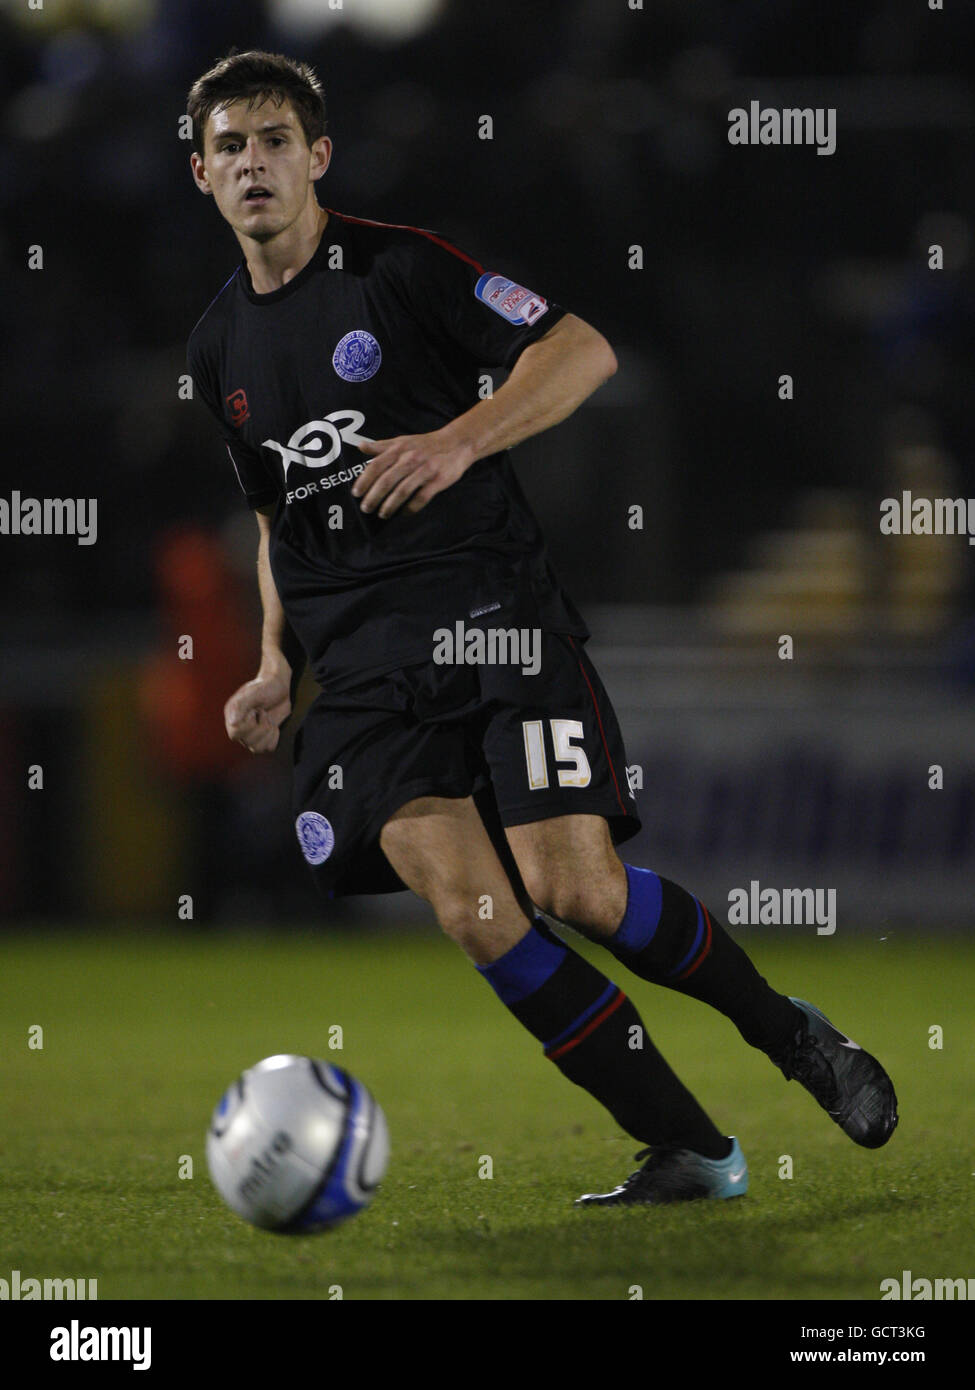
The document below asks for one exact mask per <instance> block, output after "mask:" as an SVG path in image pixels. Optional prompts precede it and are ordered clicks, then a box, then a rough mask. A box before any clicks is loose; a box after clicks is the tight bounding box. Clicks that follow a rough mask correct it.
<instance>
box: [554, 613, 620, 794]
mask: <svg viewBox="0 0 975 1390" xmlns="http://www.w3.org/2000/svg"><path fill="white" fill-rule="evenodd" d="M566 637H567V638H568V640H569V643H570V644H571V647H572V650H573V651H574V652H575V654H576V661H578V663H579V670H580V671H581V672H582V678H583V680H584V681H585V682H586V685H587V686H588V687H589V694H590V696H591V698H592V705H593V709H594V710H595V711H596V723H597V724H598V725H599V737H600V738H601V739H602V741H603V751H604V753H605V754H606V761H607V762H608V763H609V770H610V773H611V775H612V778H613V786H614V787H615V788H616V800H617V801H618V802H619V804H620V810H621V811H622V812H623V815H624V816H628V815H629V814H630V812H629V809H628V807H627V805H626V803H625V802H624V800H623V797H622V795H621V794H620V784H619V781H618V780H617V777H616V768H615V767H614V766H613V759H612V756H611V755H610V751H609V744H608V743H607V741H606V731H605V729H604V728H603V717H602V715H601V714H600V713H599V701H598V700H597V699H596V692H595V691H594V690H593V688H592V682H591V681H590V679H589V676H588V675H587V674H586V668H585V666H583V664H582V658H581V656H580V655H579V653H578V652H576V644H575V642H573V641H572V638H571V636H570V635H569V634H568V633H566Z"/></svg>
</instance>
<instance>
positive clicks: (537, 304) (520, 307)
mask: <svg viewBox="0 0 975 1390" xmlns="http://www.w3.org/2000/svg"><path fill="white" fill-rule="evenodd" d="M474 296H475V298H476V299H479V300H480V301H481V303H482V304H486V305H487V307H488V308H489V309H493V310H494V312H495V313H496V314H500V315H501V317H502V318H503V319H507V320H508V322H509V323H510V324H513V325H514V326H515V327H516V328H518V327H521V326H522V325H523V324H529V323H534V322H535V320H536V319H540V318H541V317H542V315H543V314H544V313H545V312H546V311H547V310H548V301H547V300H546V299H543V298H542V296H541V295H540V294H535V292H534V291H533V290H529V289H526V287H525V286H524V285H516V284H515V282H514V280H508V279H506V278H505V276H503V275H495V274H494V272H493V271H490V270H488V271H485V273H484V274H483V275H482V276H481V278H480V279H479V280H478V282H477V284H476V285H475V286H474Z"/></svg>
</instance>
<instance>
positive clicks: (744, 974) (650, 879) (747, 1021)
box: [507, 816, 897, 1148]
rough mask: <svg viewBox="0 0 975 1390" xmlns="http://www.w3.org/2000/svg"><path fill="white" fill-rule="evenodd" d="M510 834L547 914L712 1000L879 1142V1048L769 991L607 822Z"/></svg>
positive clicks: (738, 951) (884, 1102)
mask: <svg viewBox="0 0 975 1390" xmlns="http://www.w3.org/2000/svg"><path fill="white" fill-rule="evenodd" d="M507 834H508V839H509V842H510V844H511V848H512V853H513V855H514V859H515V862H516V863H517V865H518V868H519V872H520V874H521V876H522V879H523V881H524V883H525V887H526V890H527V892H528V893H529V895H530V897H531V898H532V900H533V901H534V902H535V903H536V904H537V906H538V907H539V908H541V910H542V911H543V912H547V913H548V914H549V915H550V916H552V917H556V918H558V919H559V920H560V921H563V922H566V923H568V925H570V926H572V927H574V928H575V929H576V930H577V931H580V932H582V933H583V934H584V935H586V936H588V937H590V938H591V939H593V940H597V941H599V942H601V944H602V945H604V946H606V947H607V949H608V950H610V951H611V952H612V953H613V955H614V956H616V958H617V960H619V961H620V962H621V963H622V964H624V965H626V966H627V968H628V969H630V970H632V971H633V973H634V974H636V975H639V976H640V977H641V978H642V979H645V980H651V981H652V982H653V983H654V984H660V985H665V986H666V987H668V988H670V989H674V990H677V991H678V992H680V993H681V994H687V995H689V996H690V997H691V998H694V999H699V1000H701V1001H702V1002H704V1003H706V1004H710V1005H711V1006H712V1007H713V1008H715V1009H718V1010H719V1011H720V1012H721V1013H723V1014H724V1015H725V1016H726V1017H727V1018H729V1019H731V1021H732V1022H733V1023H734V1024H735V1026H736V1027H737V1028H738V1030H739V1032H740V1033H741V1035H742V1037H744V1038H745V1040H746V1041H747V1042H749V1043H751V1044H752V1046H753V1047H757V1048H760V1049H761V1050H762V1051H763V1052H765V1053H766V1054H767V1055H768V1056H769V1057H770V1058H771V1060H772V1061H773V1062H774V1063H775V1064H776V1065H777V1066H778V1067H780V1068H781V1070H782V1072H783V1074H784V1075H785V1076H786V1078H787V1079H790V1080H791V1079H795V1080H798V1081H799V1082H800V1083H801V1084H802V1085H803V1086H805V1088H806V1090H808V1091H809V1092H810V1094H811V1095H813V1096H814V1097H815V1099H816V1100H817V1101H818V1102H819V1104H820V1105H821V1106H822V1107H823V1109H825V1110H826V1111H827V1112H828V1113H829V1115H830V1116H831V1118H832V1119H833V1120H835V1121H836V1123H837V1124H838V1125H839V1126H840V1128H841V1129H842V1130H843V1131H844V1133H845V1134H847V1135H849V1137H850V1138H851V1139H853V1140H854V1142H855V1143H857V1144H861V1145H863V1146H864V1147H865V1148H879V1147H880V1146H881V1145H882V1144H885V1143H886V1142H887V1140H888V1139H889V1138H890V1136H891V1134H892V1133H893V1131H894V1128H895V1126H896V1123H897V1101H896V1097H895V1095H894V1089H893V1086H892V1085H891V1082H890V1079H889V1077H888V1076H887V1074H886V1072H885V1071H884V1069H883V1067H882V1066H881V1065H880V1063H879V1062H878V1061H877V1060H876V1058H875V1057H872V1056H871V1055H870V1053H868V1052H864V1051H863V1049H862V1048H860V1047H859V1046H858V1045H857V1044H855V1043H852V1042H851V1040H850V1039H849V1038H847V1037H845V1035H844V1034H842V1033H841V1032H840V1031H839V1030H838V1029H837V1028H835V1027H833V1025H832V1024H831V1023H830V1022H829V1020H828V1019H826V1018H825V1016H824V1015H823V1014H821V1013H820V1011H819V1010H818V1009H815V1008H813V1007H812V1006H811V1005H809V1004H806V1003H805V1002H804V1001H801V1000H797V999H794V998H791V997H788V996H786V995H781V994H778V993H776V991H775V990H773V989H772V988H771V987H770V985H769V984H768V982H767V981H766V980H765V979H764V978H763V977H762V976H761V975H760V974H759V973H758V971H757V970H756V969H755V967H754V965H753V964H752V962H751V960H750V959H749V957H748V955H747V954H746V953H745V952H744V951H743V950H742V948H741V947H740V946H739V945H738V944H737V943H736V942H735V941H733V940H732V938H731V937H730V936H729V934H728V933H727V931H726V930H725V929H724V927H723V926H722V924H721V923H720V922H719V921H718V919H717V918H716V917H714V916H713V915H712V914H711V913H709V912H708V910H707V908H706V907H705V906H704V905H703V904H702V903H700V902H699V901H698V899H697V898H695V897H693V895H692V894H690V893H688V892H687V890H686V889H684V888H681V887H680V886H679V885H678V884H676V883H672V882H671V881H670V880H669V879H665V878H660V877H659V876H658V875H656V874H654V873H653V872H652V871H651V870H649V869H638V868H634V867H633V865H630V864H623V863H622V862H621V861H620V859H619V857H618V855H617V853H616V850H615V848H614V847H613V844H612V839H611V837H610V833H609V828H608V826H607V824H606V821H605V820H603V819H602V818H601V817H597V816H561V817H556V818H554V819H552V820H547V821H538V822H535V823H534V824H529V825H520V826H512V827H510V829H509V830H508V831H507ZM580 865H581V866H583V870H584V871H581V872H580V871H577V867H576V866H580ZM614 922H615V923H616V925H615V927H614V925H613V923H614Z"/></svg>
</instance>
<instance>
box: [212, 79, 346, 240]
mask: <svg viewBox="0 0 975 1390" xmlns="http://www.w3.org/2000/svg"><path fill="white" fill-rule="evenodd" d="M331 152H332V142H331V141H330V140H329V139H328V138H327V137H324V136H323V137H322V139H321V140H316V141H315V144H314V146H313V147H312V148H311V149H309V147H308V143H307V141H306V139H305V134H304V131H303V130H302V128H301V122H300V121H299V120H298V117H297V116H296V115H295V112H294V111H293V110H292V107H291V104H290V102H287V101H284V102H282V103H281V104H280V105H278V104H277V102H275V101H274V100H272V99H268V100H267V101H265V102H262V103H261V105H260V106H255V107H253V108H249V107H248V103H247V102H246V101H235V102H232V103H231V104H230V105H229V106H225V107H222V108H221V109H220V110H217V111H214V112H213V113H212V114H211V115H210V117H209V119H208V121H207V124H206V130H205V132H204V144H203V157H202V158H201V157H200V156H199V155H198V154H196V153H194V154H193V155H192V156H191V160H190V163H191V165H192V168H193V177H194V179H195V180H196V184H197V187H198V188H200V189H201V190H202V191H203V192H204V193H212V194H213V196H214V198H215V199H216V203H217V207H218V208H219V209H220V211H221V213H222V214H223V216H224V217H225V218H226V219H227V221H228V222H229V223H230V225H231V227H233V229H234V231H235V232H236V233H237V235H238V236H239V237H250V238H252V239H253V240H254V241H270V240H271V239H272V238H273V237H276V236H278V235H279V234H280V233H281V232H283V231H286V230H287V229H288V228H289V227H291V226H292V225H293V224H294V222H295V221H296V220H297V218H298V217H299V216H300V215H301V213H302V212H303V211H304V210H305V209H306V208H307V206H308V205H309V202H314V191H313V190H314V183H315V180H316V179H319V178H321V176H322V174H324V172H325V170H326V168H327V167H328V161H329V157H330V155H331Z"/></svg>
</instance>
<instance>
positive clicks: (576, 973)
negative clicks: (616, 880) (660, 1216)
mask: <svg viewBox="0 0 975 1390" xmlns="http://www.w3.org/2000/svg"><path fill="white" fill-rule="evenodd" d="M477 968H478V970H479V971H480V973H481V974H482V975H483V976H484V977H485V979H486V980H487V981H488V983H489V984H490V985H491V986H492V988H493V989H494V991H495V993H496V994H497V995H498V997H499V998H500V1000H501V1001H502V1003H503V1004H506V1005H507V1007H508V1008H509V1009H510V1010H511V1012H512V1013H513V1014H514V1016H515V1017H516V1018H517V1019H518V1021H519V1022H520V1023H522V1024H523V1025H524V1026H525V1027H526V1028H527V1029H528V1031H529V1032H530V1033H531V1034H532V1035H533V1036H534V1037H536V1038H537V1039H538V1040H539V1042H541V1044H542V1046H543V1047H544V1049H545V1055H546V1057H548V1058H549V1060H550V1061H552V1062H554V1063H555V1065H556V1066H557V1067H558V1069H559V1071H560V1072H562V1074H563V1076H566V1077H568V1079H569V1080H570V1081H572V1082H574V1083H575V1084H576V1085H577V1086H582V1087H583V1089H584V1090H587V1091H588V1092H589V1094H590V1095H592V1096H594V1097H595V1099H596V1100H598V1101H599V1102H600V1104H602V1105H604V1106H605V1107H606V1109H607V1110H608V1111H609V1112H610V1114H611V1115H612V1116H613V1118H614V1119H615V1120H616V1122H617V1123H618V1124H619V1125H620V1126H621V1127H622V1128H623V1129H625V1130H626V1131H627V1133H628V1134H632V1135H633V1137H634V1138H635V1139H639V1140H640V1142H641V1143H643V1144H675V1145H677V1146H679V1147H683V1148H688V1149H693V1150H694V1151H695V1152H696V1153H700V1154H704V1156H705V1157H707V1158H724V1157H726V1155H727V1153H728V1151H729V1144H728V1140H727V1138H726V1137H725V1136H724V1135H723V1134H721V1133H720V1131H719V1130H718V1129H716V1128H715V1126H714V1125H713V1124H712V1123H711V1121H710V1120H709V1119H708V1117H707V1115H706V1114H705V1113H704V1111H703V1110H702V1109H701V1107H700V1105H699V1104H698V1103H697V1101H696V1100H695V1099H694V1097H693V1096H692V1095H691V1093H690V1091H689V1090H688V1089H687V1087H686V1086H685V1085H684V1084H683V1083H682V1082H681V1081H680V1080H679V1079H678V1078H677V1077H676V1076H675V1075H674V1073H673V1072H672V1071H671V1069H670V1067H669V1066H668V1065H667V1063H666V1062H665V1061H664V1059H663V1057H661V1055H660V1053H659V1052H658V1051H657V1049H656V1048H655V1047H654V1045H653V1043H652V1042H651V1041H650V1038H649V1037H648V1036H647V1033H646V1030H645V1028H644V1027H643V1023H642V1021H641V1019H640V1015H639V1014H638V1013H637V1011H636V1009H635V1008H634V1007H633V1004H632V1003H631V1002H630V1000H629V999H628V998H627V997H626V995H625V994H624V993H623V991H622V990H621V989H620V988H619V987H618V986H617V985H615V984H613V982H612V981H611V980H608V979H607V978H606V976H605V975H603V974H601V973H600V972H599V971H598V970H596V969H595V967H594V966H592V965H590V964H589V962H588V961H586V960H584V959H583V958H582V956H579V955H577V954H576V952H575V951H573V950H571V949H570V948H569V947H568V946H566V944H565V942H563V941H561V940H560V939H559V937H557V936H556V935H555V934H554V933H553V932H551V931H549V929H548V927H547V926H546V925H545V923H544V922H543V921H542V919H541V918H537V919H536V921H535V923H534V925H533V926H532V927H531V929H530V930H529V931H528V933H527V935H526V936H524V937H523V938H522V940H521V941H519V942H518V944H517V945H516V946H513V947H512V948H511V950H510V951H507V952H506V953H505V954H504V955H503V956H502V957H501V958H500V960H496V961H494V962H493V963H492V964H491V965H481V966H478V967H477Z"/></svg>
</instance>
